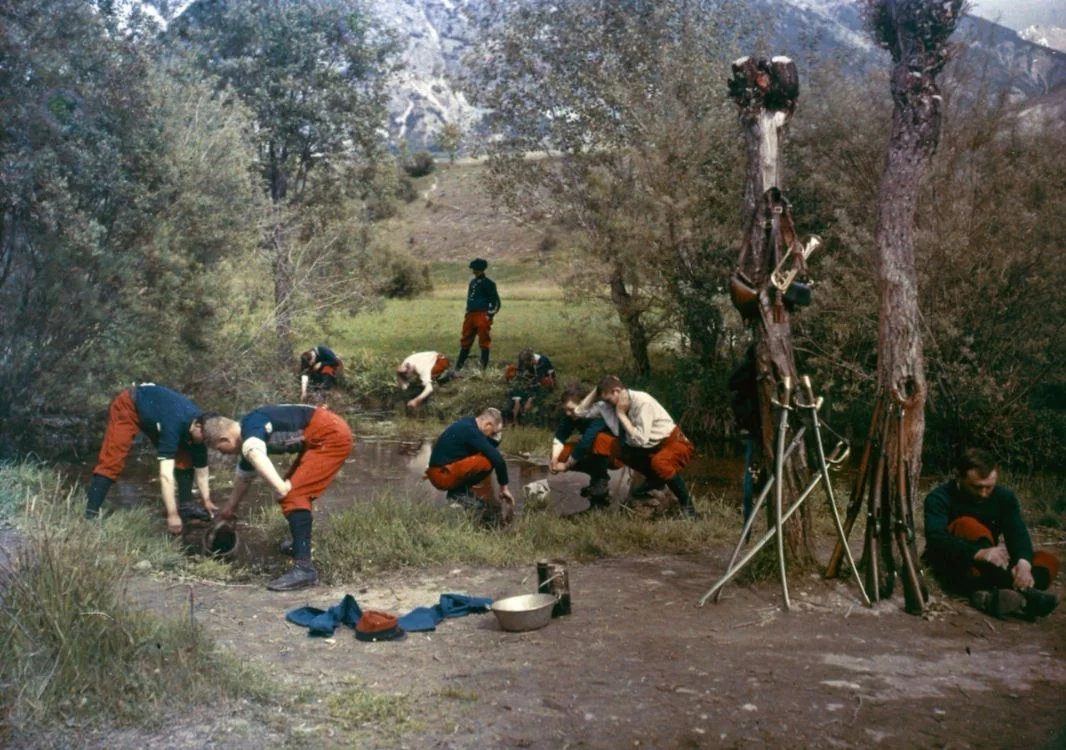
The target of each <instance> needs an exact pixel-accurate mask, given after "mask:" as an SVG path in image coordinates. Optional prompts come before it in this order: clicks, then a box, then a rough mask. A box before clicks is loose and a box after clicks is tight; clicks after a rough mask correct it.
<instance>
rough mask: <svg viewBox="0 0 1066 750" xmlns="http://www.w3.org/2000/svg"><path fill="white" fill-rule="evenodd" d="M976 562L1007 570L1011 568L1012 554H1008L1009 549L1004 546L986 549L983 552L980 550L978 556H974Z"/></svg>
mask: <svg viewBox="0 0 1066 750" xmlns="http://www.w3.org/2000/svg"><path fill="white" fill-rule="evenodd" d="M973 559H974V560H983V561H984V562H986V563H988V564H990V565H995V566H996V567H997V568H1002V569H1003V570H1006V569H1007V568H1008V567H1009V566H1010V554H1009V553H1008V552H1007V548H1006V547H1004V546H1003V545H1000V546H998V547H985V548H984V549H983V550H979V551H978V552H977V554H976V555H974V556H973Z"/></svg>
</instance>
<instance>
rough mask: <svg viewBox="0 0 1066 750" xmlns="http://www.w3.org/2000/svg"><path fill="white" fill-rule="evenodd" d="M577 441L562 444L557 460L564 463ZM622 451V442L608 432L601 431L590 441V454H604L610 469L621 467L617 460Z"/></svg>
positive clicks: (619, 461)
mask: <svg viewBox="0 0 1066 750" xmlns="http://www.w3.org/2000/svg"><path fill="white" fill-rule="evenodd" d="M576 445H577V442H576V441H575V442H573V443H567V444H566V445H564V446H563V450H562V452H561V453H560V454H559V461H560V462H561V463H565V462H566V461H567V460H569V459H570V455H571V454H572V453H573V452H574V446H576ZM621 452H622V442H621V441H620V440H619V439H618V438H616V437H615V436H614V435H612V434H611V433H609V432H601V433H599V434H598V435H596V439H595V440H594V441H593V442H592V455H594V456H604V457H606V458H608V459H610V466H611V468H612V469H621V468H622V462H621V460H619V456H620V455H621Z"/></svg>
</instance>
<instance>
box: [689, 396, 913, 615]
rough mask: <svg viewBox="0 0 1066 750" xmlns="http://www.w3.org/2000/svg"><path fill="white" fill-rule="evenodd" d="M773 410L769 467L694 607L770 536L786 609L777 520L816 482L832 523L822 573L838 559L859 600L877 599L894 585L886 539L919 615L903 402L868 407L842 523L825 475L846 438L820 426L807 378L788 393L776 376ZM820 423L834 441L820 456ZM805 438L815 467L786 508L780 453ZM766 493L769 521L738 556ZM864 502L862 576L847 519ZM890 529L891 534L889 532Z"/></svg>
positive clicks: (839, 459)
mask: <svg viewBox="0 0 1066 750" xmlns="http://www.w3.org/2000/svg"><path fill="white" fill-rule="evenodd" d="M772 403H773V406H774V410H775V413H776V416H777V432H776V439H775V442H774V453H775V455H774V473H773V475H772V476H771V477H769V478H768V479H767V481H766V484H765V485H764V486H763V488H762V490H761V492H760V493H759V496H758V498H757V500H756V502H755V504H754V507H753V508H752V512H751V514H750V515H749V516H748V517H747V518H746V519H745V522H744V528H743V530H742V531H741V533H740V539H739V541H738V542H737V545H736V547H735V548H734V550H733V555H732V557H731V558H730V560H729V565H728V566H727V568H726V572H725V574H724V575H723V576H722V577H721V578H720V579H719V580H718V582H717V583H715V584H714V586H712V587H711V588H710V590H708V591H707V593H705V594H704V595H703V597H702V598H701V599H700V601H699V604H700V606H701V607H702V606H704V605H705V604H706V603H707V601H708V600H710V599H712V598H713V599H714V601H716V602H717V601H718V600H719V598H720V597H721V594H722V590H723V588H724V587H725V585H726V584H727V583H729V582H730V581H731V580H732V579H733V578H735V577H736V575H737V574H738V573H739V572H740V571H741V570H743V569H744V567H745V566H746V565H748V564H749V563H750V562H751V561H752V560H754V559H755V557H756V555H758V554H759V552H760V551H761V550H762V549H763V547H765V546H766V545H767V544H768V543H769V542H770V541H772V540H775V539H776V541H777V558H778V571H779V576H780V579H781V589H782V594H783V598H784V606H785V609H786V610H787V609H790V608H791V601H790V599H789V593H788V575H787V569H786V557H785V547H784V533H783V525H784V523H785V522H786V521H788V519H789V518H791V517H792V515H793V514H794V513H795V512H796V511H797V510H798V509H799V507H800V506H801V505H802V504H803V503H804V502H805V501H806V500H807V498H808V497H809V496H810V495H811V493H812V492H813V491H814V490H815V488H816V487H818V485H819V484H821V485H822V486H823V487H824V491H825V496H826V501H827V503H828V505H829V509H830V511H831V513H832V516H833V522H834V526H835V528H836V535H837V543H836V546H835V548H834V549H833V554H832V556H831V557H830V560H829V564H828V565H827V567H826V572H825V575H826V577H827V578H832V577H836V576H837V575H838V574H839V572H840V563H841V561H842V560H844V559H846V560H847V563H848V568H849V570H851V571H852V572H854V573H855V582H856V585H857V586H858V588H859V593H860V594H861V596H862V600H863V602H864V603H865V604H866V605H867V606H869V605H871V604H872V603H873V602H876V601H878V600H880V599H885V598H888V597H890V596H891V595H892V589H893V587H894V584H895V576H896V572H897V571H896V561H895V557H894V555H893V551H892V537H894V538H895V541H896V545H897V547H898V549H899V553H900V562H901V569H900V571H899V572H900V575H901V576H902V577H903V592H904V602H905V608H906V610H907V611H908V612H911V613H916V614H920V613H921V612H922V611H923V610H924V608H925V604H926V603H927V602H928V601H929V592H928V590H927V588H926V586H925V580H924V574H923V572H922V570H921V568H920V567H919V565H918V553H917V546H916V539H915V528H914V504H913V491H914V482H913V478H912V477H910V475H909V472H908V471H907V467H906V464H905V462H904V461H902V456H903V445H904V442H903V441H904V432H903V428H904V420H905V415H906V400H905V399H904V398H902V397H900V396H899V395H898V393H895V392H894V403H893V405H892V407H891V409H890V410H889V412H890V413H889V414H884V413H883V412H884V409H882V408H881V403H882V402H881V400H880V399H879V400H878V408H875V411H874V415H873V418H872V419H871V425H870V434H869V437H868V439H867V441H866V445H865V446H864V448H863V453H862V458H861V460H860V462H859V470H858V473H857V474H856V477H855V482H854V484H853V486H852V491H851V497H850V499H849V502H848V508H847V512H846V514H845V519H844V521H841V518H840V513H839V511H838V510H837V505H836V498H835V497H834V494H833V484H832V481H831V478H830V474H829V472H830V470H832V469H834V468H836V467H838V466H840V465H841V464H843V463H844V462H845V461H846V460H847V458H848V455H849V453H850V447H849V445H848V442H847V441H846V440H845V439H843V438H841V437H840V436H839V435H837V434H836V433H835V432H833V430H832V429H831V428H830V427H829V426H828V425H825V424H823V423H822V421H821V418H820V416H819V411H820V409H821V407H822V404H823V399H822V397H821V396H818V397H816V396H815V395H814V389H813V387H812V386H811V381H810V378H808V377H806V376H805V377H804V378H803V379H802V388H801V389H797V391H796V392H794V391H793V389H792V387H791V382H790V379H789V378H784V379H782V381H781V382H780V383H779V384H778V390H777V393H776V394H775V396H774V398H773V400H772ZM794 412H798V413H799V414H800V416H801V420H802V423H801V424H800V426H799V428H798V429H797V430H796V431H795V435H793V436H792V438H791V439H789V435H788V428H789V418H790V415H791V414H792V413H794ZM823 428H824V429H825V430H826V431H828V432H830V433H832V434H833V436H834V437H835V438H836V439H837V442H836V445H835V446H834V448H833V450H832V452H830V453H829V454H828V455H827V454H826V452H825V443H824V441H823V440H822V430H823ZM808 435H809V436H811V437H812V441H811V442H812V443H813V449H814V450H813V455H814V458H815V460H816V462H817V467H816V468H817V473H815V474H814V476H813V477H812V478H811V480H810V482H809V483H808V485H807V486H806V487H805V488H804V489H803V491H802V492H800V493H799V496H798V497H797V498H796V499H795V500H794V501H793V502H792V503H791V504H790V505H789V506H788V507H787V508H785V507H784V481H783V480H784V477H783V471H784V466H785V463H786V461H787V460H788V458H789V457H790V456H791V455H792V453H793V452H795V450H796V449H797V448H798V447H799V446H800V445H801V444H802V443H803V441H804V439H805V437H807V436H808ZM893 448H894V449H895V450H896V451H898V452H899V460H897V461H896V464H897V465H898V466H899V469H898V471H896V472H895V476H892V474H893V472H891V471H890V470H889V468H888V467H889V466H890V465H891V464H892V461H891V459H892V458H893V456H891V455H890V451H891V450H892V449H893ZM771 491H773V493H774V499H773V506H772V512H771V514H770V515H771V520H772V523H771V524H769V528H768V529H767V531H766V533H765V534H763V536H762V537H760V538H759V539H758V540H756V541H755V543H754V544H752V545H751V546H750V548H749V549H748V551H747V552H746V553H745V554H744V555H743V557H741V551H742V550H743V548H744V545H745V542H746V541H747V540H748V539H750V534H751V529H752V526H753V525H754V523H755V518H756V516H757V515H758V513H759V511H760V510H761V509H762V507H763V504H764V503H765V502H766V499H767V497H768V496H769V494H770V492H771ZM864 504H865V506H866V510H867V513H866V519H867V522H866V537H865V544H864V548H863V566H862V567H863V571H864V575H862V576H860V575H858V571H859V567H860V566H858V565H856V563H855V560H854V558H853V557H852V554H851V548H850V547H849V546H848V535H849V534H850V532H851V529H852V527H853V526H854V525H855V521H856V520H857V519H858V517H859V514H860V513H861V511H862V508H863V506H864ZM890 535H891V536H890Z"/></svg>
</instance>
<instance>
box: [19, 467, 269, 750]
mask: <svg viewBox="0 0 1066 750" xmlns="http://www.w3.org/2000/svg"><path fill="white" fill-rule="evenodd" d="M13 474H14V475H16V476H19V477H21V478H23V479H30V480H34V482H31V483H29V484H27V485H19V484H18V482H15V481H10V480H11V477H12V475H13ZM44 476H45V475H44V474H39V473H37V470H35V469H33V468H28V467H25V466H23V467H16V468H11V467H5V468H4V469H3V471H2V473H0V478H2V479H3V480H6V481H4V482H3V484H4V485H5V486H6V487H7V489H6V492H9V493H15V503H16V504H17V505H21V506H22V512H23V513H24V514H27V515H25V516H24V518H26V519H28V520H27V522H25V523H22V524H20V527H19V528H20V531H19V535H18V537H17V551H16V552H15V553H14V555H13V557H12V559H11V560H10V561H9V562H8V564H7V567H6V568H4V569H2V570H0V706H2V713H0V738H2V734H3V733H6V734H8V735H9V736H13V737H17V736H18V735H20V734H25V733H27V732H30V731H32V730H33V729H34V728H38V727H41V726H45V725H51V724H57V723H64V722H65V723H83V722H84V723H90V724H103V723H108V724H113V723H126V722H143V721H145V720H151V719H152V718H154V717H157V716H160V715H161V714H162V713H163V712H165V711H166V710H167V709H168V708H177V707H181V706H183V705H184V704H185V703H187V702H189V701H201V702H202V701H208V700H213V699H215V698H219V697H225V696H236V695H244V694H247V693H249V692H250V688H248V687H246V686H249V685H252V686H254V685H262V684H263V681H262V679H259V678H256V679H251V675H250V674H249V671H248V670H247V669H246V668H245V667H243V666H241V665H240V664H239V663H238V662H237V661H236V660H235V659H233V658H232V657H228V656H225V655H223V654H220V653H218V652H216V651H215V650H214V648H213V646H212V645H211V643H210V641H209V640H207V639H206V638H205V637H204V636H203V634H202V633H201V631H200V629H199V628H198V626H197V624H196V622H195V620H193V618H192V617H191V614H190V615H188V616H180V617H174V618H162V617H159V616H157V615H155V614H154V613H150V612H147V611H144V610H142V609H138V608H137V607H135V606H134V605H133V604H132V603H131V602H130V601H129V600H128V599H127V597H126V595H125V581H126V579H128V577H129V576H130V575H132V573H133V568H134V565H135V564H136V562H137V561H138V558H139V557H140V553H143V552H144V550H143V549H140V550H139V549H137V547H136V545H132V546H131V545H130V544H129V543H127V539H128V538H129V537H131V536H134V537H135V536H136V534H131V533H130V530H131V523H130V522H132V524H134V525H135V524H137V523H139V522H140V520H141V519H138V518H137V514H134V513H129V514H122V516H121V517H122V518H123V519H124V520H125V521H127V523H126V524H124V525H122V526H119V525H118V524H112V523H86V522H85V521H84V520H82V521H81V522H80V523H71V522H64V519H65V518H67V519H69V514H64V513H63V512H62V509H64V508H67V509H69V508H70V506H71V505H72V504H73V498H74V494H75V493H74V490H73V489H72V488H68V487H64V486H63V484H62V483H61V482H60V481H55V482H51V483H50V482H49V481H47V480H45V479H44ZM38 480H40V481H38ZM49 485H51V486H49ZM8 501H11V497H8V498H7V499H6V502H8Z"/></svg>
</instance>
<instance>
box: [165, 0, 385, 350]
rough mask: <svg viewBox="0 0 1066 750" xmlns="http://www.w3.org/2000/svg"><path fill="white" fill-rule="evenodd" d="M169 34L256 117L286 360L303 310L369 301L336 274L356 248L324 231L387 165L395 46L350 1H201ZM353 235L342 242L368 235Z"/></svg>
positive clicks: (267, 243) (280, 344)
mask: <svg viewBox="0 0 1066 750" xmlns="http://www.w3.org/2000/svg"><path fill="white" fill-rule="evenodd" d="M169 33H170V35H171V37H172V38H173V39H174V40H175V41H176V42H177V43H178V46H179V47H182V46H183V47H185V48H187V49H189V50H191V52H192V53H193V55H194V57H195V60H196V61H197V63H198V65H199V66H200V67H201V68H202V69H203V70H205V71H207V72H208V73H210V74H211V75H213V76H215V77H217V80H218V81H219V85H220V86H221V87H230V88H232V89H233V90H234V91H236V92H237V94H238V96H239V97H240V98H241V100H242V101H243V102H244V104H245V105H246V106H247V107H248V109H249V110H251V112H252V113H253V116H254V118H255V123H256V127H255V131H254V132H255V144H256V148H257V151H258V158H257V161H256V164H257V167H258V170H259V174H260V178H261V180H262V184H263V188H264V190H265V193H266V194H267V196H268V197H269V199H270V201H271V205H272V216H271V218H270V220H269V221H268V222H267V230H266V232H265V235H264V239H263V247H264V251H265V252H266V253H267V256H268V258H269V262H270V268H271V278H272V280H273V285H274V292H273V297H274V319H275V330H276V334H277V348H278V356H279V358H280V359H281V360H282V361H283V362H287V361H288V360H289V359H290V358H291V355H292V346H293V338H294V328H293V327H294V318H295V316H296V314H297V312H298V311H302V310H314V309H321V308H323V307H331V308H332V307H335V306H337V305H339V304H347V305H349V306H357V305H358V304H360V303H361V301H362V300H363V299H364V298H365V294H364V292H365V289H366V285H365V283H364V280H362V279H359V278H358V277H351V278H349V277H347V276H346V275H345V274H343V273H339V271H341V270H343V269H345V267H346V266H347V265H348V263H347V259H346V258H345V257H344V255H345V253H346V251H348V250H351V249H352V245H351V242H346V241H342V240H343V238H342V236H341V235H340V234H339V232H337V231H330V230H329V227H330V226H332V225H333V224H334V223H335V222H338V221H339V222H342V223H344V222H347V220H348V219H347V216H346V214H347V213H349V212H350V202H351V201H358V200H360V198H361V197H363V192H362V191H363V190H364V189H365V186H366V184H367V181H366V178H367V176H368V174H372V173H373V170H372V168H371V167H372V165H373V163H374V162H375V161H376V160H378V159H379V158H381V156H382V149H381V145H382V144H381V140H380V136H379V131H380V129H381V128H382V127H383V125H384V123H385V116H386V113H385V82H386V80H387V77H388V75H389V74H390V72H391V71H392V62H391V59H392V56H393V54H394V52H395V51H396V49H397V46H396V43H395V39H394V38H393V37H392V36H391V35H390V34H389V33H388V32H387V31H386V30H385V29H384V28H383V27H382V26H381V25H380V24H379V23H378V22H377V21H376V19H375V18H374V16H373V15H372V14H371V13H370V12H369V11H368V10H367V9H366V7H365V6H364V5H363V4H361V3H358V2H348V1H347V0H307V1H306V2H299V3H294V2H286V1H285V0H239V1H238V2H208V3H201V4H198V5H196V6H193V7H192V8H190V10H189V11H187V12H186V13H184V14H182V16H181V17H180V19H179V20H178V22H176V23H175V24H173V26H172V28H171V30H170V32H169ZM350 228H351V227H345V236H346V237H348V238H360V237H362V236H363V233H356V234H354V235H353V234H352V233H351V232H350V231H348V230H350ZM356 249H357V250H360V251H363V250H365V246H363V245H360V246H358V247H357V248H356ZM348 280H351V281H354V282H355V283H353V284H348V285H346V281H348Z"/></svg>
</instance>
